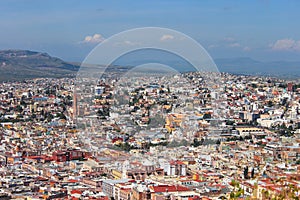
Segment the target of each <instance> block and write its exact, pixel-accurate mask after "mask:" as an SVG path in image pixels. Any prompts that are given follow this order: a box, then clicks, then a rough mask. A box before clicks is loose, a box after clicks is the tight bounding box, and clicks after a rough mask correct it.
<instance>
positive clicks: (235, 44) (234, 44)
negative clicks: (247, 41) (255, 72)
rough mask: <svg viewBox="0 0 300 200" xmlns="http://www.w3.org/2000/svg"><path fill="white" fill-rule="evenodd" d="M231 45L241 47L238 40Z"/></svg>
mask: <svg viewBox="0 0 300 200" xmlns="http://www.w3.org/2000/svg"><path fill="white" fill-rule="evenodd" d="M229 46H230V47H240V46H241V45H240V43H238V42H234V43H231V44H229Z"/></svg>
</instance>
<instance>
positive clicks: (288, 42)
mask: <svg viewBox="0 0 300 200" xmlns="http://www.w3.org/2000/svg"><path fill="white" fill-rule="evenodd" d="M270 47H271V48H272V49H273V50H277V51H300V40H298V41H296V40H293V39H287V38H286V39H281V40H277V41H276V42H275V43H274V44H271V45H270Z"/></svg>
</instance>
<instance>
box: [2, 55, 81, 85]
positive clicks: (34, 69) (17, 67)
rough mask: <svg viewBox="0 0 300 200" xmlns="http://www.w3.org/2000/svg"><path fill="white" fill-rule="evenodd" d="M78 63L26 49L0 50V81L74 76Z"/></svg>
mask: <svg viewBox="0 0 300 200" xmlns="http://www.w3.org/2000/svg"><path fill="white" fill-rule="evenodd" d="M78 69H79V66H78V65H75V64H71V63H68V62H65V61H63V60H61V59H59V58H56V57H52V56H50V55H48V54H47V53H41V52H35V51H28V50H2V51H0V81H8V80H23V79H28V78H40V77H57V78H58V77H69V76H74V75H75V73H76V72H77V70H78Z"/></svg>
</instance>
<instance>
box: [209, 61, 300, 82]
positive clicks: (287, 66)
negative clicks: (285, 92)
mask: <svg viewBox="0 0 300 200" xmlns="http://www.w3.org/2000/svg"><path fill="white" fill-rule="evenodd" d="M214 61H215V63H216V64H217V66H218V68H219V70H220V71H221V72H229V73H234V74H247V75H264V76H265V75H267V76H276V77H281V78H300V62H292V61H272V62H261V61H257V60H253V59H252V58H248V57H241V58H224V59H215V60H214Z"/></svg>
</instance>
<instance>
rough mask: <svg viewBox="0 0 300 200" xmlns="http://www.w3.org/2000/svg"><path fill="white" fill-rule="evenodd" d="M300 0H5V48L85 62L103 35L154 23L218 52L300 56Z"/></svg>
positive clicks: (1, 36) (0, 16)
mask: <svg viewBox="0 0 300 200" xmlns="http://www.w3.org/2000/svg"><path fill="white" fill-rule="evenodd" d="M299 7H300V1H297V0H289V1H284V0H282V1H280V0H274V1H271V0H257V1H255V0H248V1H246V0H245V1H237V0H236V1H230V0H226V1H225V0H215V1H211V0H207V1H204V0H201V1H200V0H195V1H182V0H181V1H177V0H159V1H155V0H152V1H146V0H145V1H142V0H139V1H126V0H121V1H99V0H89V1H85V0H60V1H54V0H48V1H46V0H44V1H38V0H35V1H33V0H1V1H0V27H1V29H0V30H1V31H0V48H1V49H29V50H37V51H43V52H48V53H49V54H51V55H54V56H57V57H60V58H63V59H65V60H69V61H82V60H83V59H84V57H85V56H86V55H87V53H88V52H89V51H90V50H91V49H92V48H93V47H94V46H95V45H96V44H97V43H98V42H101V41H102V40H103V39H105V38H108V37H110V36H112V35H113V34H116V33H118V32H120V31H124V30H127V29H132V28H137V27H145V26H157V27H165V28H171V29H175V30H177V31H180V32H183V33H185V34H187V35H189V36H191V37H192V38H194V39H195V40H197V41H198V42H199V43H200V44H202V45H203V47H204V48H205V49H206V50H207V51H208V52H209V53H210V55H211V56H212V57H213V58H227V57H230V58H231V57H251V58H254V59H258V60H267V61H268V60H300V23H299V19H300V12H299Z"/></svg>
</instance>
